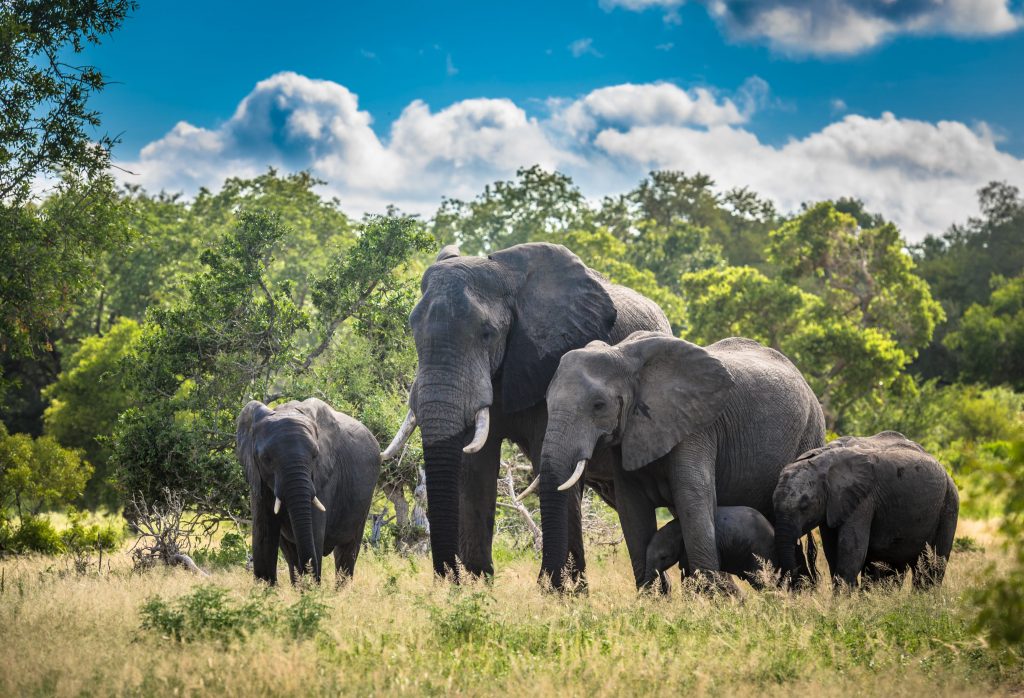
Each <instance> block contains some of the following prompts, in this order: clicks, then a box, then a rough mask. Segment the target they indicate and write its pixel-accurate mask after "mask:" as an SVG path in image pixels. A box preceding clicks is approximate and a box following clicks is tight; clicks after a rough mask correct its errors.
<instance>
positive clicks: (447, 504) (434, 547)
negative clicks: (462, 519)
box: [421, 425, 463, 580]
mask: <svg viewBox="0 0 1024 698" xmlns="http://www.w3.org/2000/svg"><path fill="white" fill-rule="evenodd" d="M421 428H423V431H424V435H425V434H426V428H425V425H424V427H421ZM462 442H463V438H462V434H461V433H460V434H457V435H456V436H450V437H448V438H445V439H441V440H439V441H434V442H430V443H427V442H426V438H424V444H423V461H424V465H423V469H424V472H425V473H426V480H427V482H426V484H427V520H428V521H429V522H430V552H431V556H432V557H433V562H434V573H435V574H437V575H439V576H442V577H443V576H445V575H446V574H449V573H450V574H453V575H455V578H456V580H457V579H458V569H457V567H456V557H457V556H458V554H459V479H460V473H461V469H462Z"/></svg>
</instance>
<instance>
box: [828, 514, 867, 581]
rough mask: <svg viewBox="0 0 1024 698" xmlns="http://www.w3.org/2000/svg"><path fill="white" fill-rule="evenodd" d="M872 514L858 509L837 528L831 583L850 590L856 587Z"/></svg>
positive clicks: (864, 555)
mask: <svg viewBox="0 0 1024 698" xmlns="http://www.w3.org/2000/svg"><path fill="white" fill-rule="evenodd" d="M872 513H873V512H872V511H870V510H869V509H867V508H866V507H860V508H858V510H857V511H855V512H854V513H853V514H852V515H851V516H850V518H848V519H847V520H846V521H845V522H843V524H842V525H841V526H840V527H839V534H838V537H837V550H836V567H835V569H834V570H833V571H832V580H833V583H835V584H841V583H845V584H846V585H847V586H848V587H849V588H851V589H852V588H854V587H856V586H857V575H859V574H860V571H861V570H862V569H864V561H865V560H866V559H867V556H868V540H869V538H870V535H871V516H872Z"/></svg>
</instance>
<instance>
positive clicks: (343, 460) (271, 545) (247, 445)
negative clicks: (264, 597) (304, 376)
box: [235, 398, 380, 584]
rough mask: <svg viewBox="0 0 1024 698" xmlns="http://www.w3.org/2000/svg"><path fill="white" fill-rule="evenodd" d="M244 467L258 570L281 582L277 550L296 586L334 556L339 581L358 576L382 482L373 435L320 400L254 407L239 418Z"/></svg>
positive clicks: (256, 403) (239, 446)
mask: <svg viewBox="0 0 1024 698" xmlns="http://www.w3.org/2000/svg"><path fill="white" fill-rule="evenodd" d="M235 440H236V452H237V454H238V460H239V461H241V463H242V466H243V468H244V469H245V477H246V480H248V481H249V486H250V491H251V497H252V564H253V573H254V574H255V575H256V578H257V579H263V580H266V581H268V582H270V583H271V584H274V583H276V582H277V549H278V546H280V548H281V551H282V552H283V553H284V556H285V559H286V560H287V561H288V571H289V575H290V577H291V580H292V583H295V582H296V580H297V575H301V574H304V573H305V572H307V571H309V572H312V574H313V577H314V578H315V579H316V581H317V582H319V581H320V567H321V559H322V558H323V557H324V556H325V555H327V554H328V553H330V552H331V551H334V564H335V569H336V572H337V575H338V576H337V579H338V582H339V583H340V582H342V581H344V580H346V579H348V578H349V577H351V576H352V573H353V572H354V571H355V566H356V558H357V557H358V556H359V546H360V544H361V542H362V538H363V527H364V525H365V523H366V516H367V514H368V513H369V511H370V500H371V499H372V498H373V488H374V486H375V485H376V483H377V477H378V476H379V475H380V447H379V446H378V444H377V440H376V439H375V438H374V437H373V434H371V433H370V431H369V429H367V428H366V427H364V426H363V425H362V424H360V423H359V422H357V421H356V420H354V419H352V418H351V417H349V416H348V415H346V414H342V413H341V412H336V411H335V410H333V409H332V408H331V407H330V405H328V404H326V403H325V402H323V401H321V400H318V399H316V398H309V399H308V400H303V401H302V402H298V401H294V400H293V401H292V402H288V403H285V404H283V405H280V406H278V407H277V408H275V409H270V408H269V407H267V406H266V405H264V404H263V403H262V402H259V401H257V400H252V401H251V402H249V404H247V405H246V406H245V407H244V408H242V412H241V413H240V414H239V415H238V422H237V430H236V434H235Z"/></svg>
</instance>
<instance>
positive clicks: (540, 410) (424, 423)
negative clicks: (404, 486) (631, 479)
mask: <svg viewBox="0 0 1024 698" xmlns="http://www.w3.org/2000/svg"><path fill="white" fill-rule="evenodd" d="M421 290H422V292H423V297H422V298H421V299H420V301H419V303H418V304H417V305H416V307H415V309H414V310H413V312H412V314H411V315H410V318H409V322H410V325H411V326H412V331H413V337H414V339H415V342H416V354H417V357H418V359H419V366H418V369H417V372H416V380H415V382H414V384H413V387H412V390H411V392H410V396H409V406H410V408H411V409H412V411H413V413H414V414H415V416H416V421H417V426H418V427H419V429H420V435H421V437H422V439H423V454H424V469H425V471H426V480H427V502H428V516H429V520H430V547H431V552H432V555H433V563H434V571H435V572H436V573H438V574H440V575H444V574H446V573H450V572H451V573H454V570H455V559H456V556H458V557H459V558H460V559H461V561H462V563H463V565H464V566H465V568H466V570H467V571H468V572H470V573H471V574H487V575H490V574H493V572H494V565H493V561H492V558H491V541H492V537H493V534H494V510H495V502H496V500H497V475H498V461H499V456H500V452H501V443H502V441H504V440H505V439H510V440H512V441H513V442H515V443H516V444H518V445H519V447H520V448H521V449H522V451H523V453H524V454H525V455H526V456H527V457H528V458H529V459H530V460H531V462H533V463H534V468H535V470H536V468H537V463H538V462H539V459H540V450H541V445H542V443H543V437H544V431H545V425H546V423H547V421H546V420H547V413H546V411H545V405H544V393H545V391H546V390H547V387H548V383H549V382H550V380H551V376H552V375H553V374H554V372H555V368H556V367H557V366H558V360H559V359H560V358H561V357H562V354H564V353H565V352H567V351H569V350H571V349H575V348H577V347H581V346H583V345H584V344H586V343H587V342H589V341H591V340H595V339H601V340H604V341H609V342H613V343H614V342H617V341H619V340H621V339H623V338H624V337H626V336H627V335H628V334H629V333H631V332H633V331H634V330H638V329H648V330H657V331H661V332H665V333H669V332H670V331H671V329H670V326H669V323H668V320H667V319H666V318H665V314H664V313H663V312H662V311H661V309H660V308H658V306H657V305H656V304H655V303H653V302H652V301H650V300H648V299H647V298H645V297H643V296H641V295H639V294H638V293H636V292H634V291H632V290H630V289H627V288H624V287H622V286H616V285H615V284H611V283H609V282H608V281H606V280H605V279H604V278H602V277H601V276H599V275H598V274H597V273H596V272H594V271H592V270H590V269H588V268H587V267H586V266H585V265H584V264H583V263H582V262H581V261H580V259H579V258H578V257H577V256H576V255H574V254H573V253H572V252H570V251H569V250H568V249H566V248H565V247H562V246H561V245H550V244H546V243H529V244H525V245H516V246H514V247H510V248H508V249H506V250H502V251H500V252H495V253H494V254H491V255H489V256H488V257H468V256H467V257H463V256H460V255H459V251H458V249H456V248H455V247H454V246H449V247H446V248H444V249H443V250H441V252H440V254H438V257H437V261H436V262H435V263H434V264H433V265H431V266H430V268H429V269H427V271H426V272H425V273H424V275H423V281H422V284H421ZM483 407H490V414H491V424H490V432H489V437H488V439H487V442H486V443H485V445H484V446H483V448H482V449H480V451H478V452H477V453H473V454H463V452H462V448H463V447H464V446H465V445H466V444H467V443H468V442H469V441H470V440H471V439H472V437H473V422H474V417H475V415H476V413H477V411H478V410H480V409H481V408H483ZM601 460H602V459H601V454H597V458H596V465H595V468H594V469H593V471H592V472H591V473H590V476H589V477H588V478H587V483H588V484H590V485H591V486H592V487H594V489H595V490H597V491H598V493H599V494H600V495H601V496H602V497H603V498H604V499H605V500H606V501H608V502H609V503H613V495H612V493H611V484H612V483H611V479H612V476H611V469H610V467H608V468H605V470H604V471H603V472H602V468H601ZM605 460H607V459H605ZM581 493H582V486H581V487H578V488H576V489H574V491H573V492H572V493H571V495H570V496H569V499H570V500H571V501H570V502H567V505H566V506H567V508H569V509H571V511H572V517H571V519H572V523H571V524H567V525H569V526H571V529H572V530H571V532H570V533H569V534H568V537H567V542H566V545H567V547H568V549H569V550H570V551H571V552H572V555H573V557H574V560H575V564H576V567H577V569H578V570H579V571H580V572H582V570H583V568H584V566H585V560H584V556H583V537H582V531H581V523H580V513H579V511H580V510H579V507H580V495H581Z"/></svg>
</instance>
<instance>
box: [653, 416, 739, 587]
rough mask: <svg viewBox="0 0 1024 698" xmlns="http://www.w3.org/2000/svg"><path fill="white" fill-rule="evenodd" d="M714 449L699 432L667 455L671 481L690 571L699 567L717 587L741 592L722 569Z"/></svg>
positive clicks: (695, 570) (708, 437)
mask: <svg viewBox="0 0 1024 698" xmlns="http://www.w3.org/2000/svg"><path fill="white" fill-rule="evenodd" d="M715 453H716V445H715V443H714V440H713V438H712V437H711V436H710V435H708V434H698V435H696V436H695V437H694V438H692V439H690V440H689V441H687V442H686V443H684V444H680V445H678V446H676V447H675V448H674V449H673V450H672V451H671V452H670V453H669V455H668V459H669V462H668V473H669V485H670V486H671V491H672V501H673V503H674V504H675V510H676V517H677V518H678V519H679V523H680V526H681V530H682V532H683V546H684V547H685V548H686V557H687V561H688V563H689V572H690V573H691V574H694V573H696V572H697V571H700V572H701V573H702V574H703V575H706V576H707V577H709V578H710V580H709V581H710V582H711V584H712V585H713V587H714V588H716V589H719V590H721V591H725V592H728V593H738V591H739V590H738V589H737V588H736V583H735V582H733V580H732V578H731V577H730V576H729V575H728V574H725V573H724V572H722V571H721V570H722V568H721V561H720V560H719V557H718V544H717V542H716V540H715V509H716V506H717V499H716V494H715Z"/></svg>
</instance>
